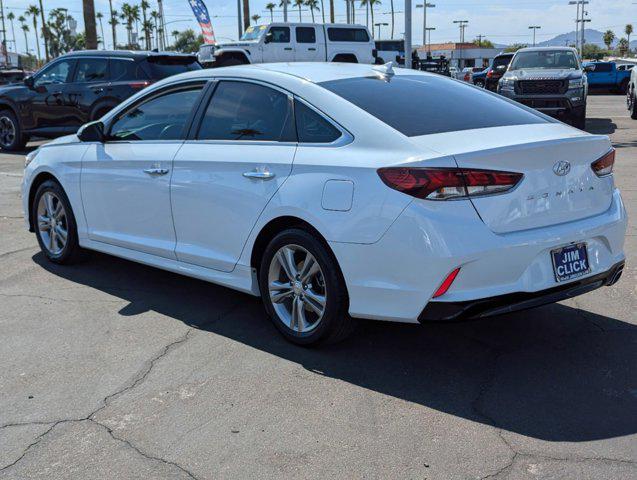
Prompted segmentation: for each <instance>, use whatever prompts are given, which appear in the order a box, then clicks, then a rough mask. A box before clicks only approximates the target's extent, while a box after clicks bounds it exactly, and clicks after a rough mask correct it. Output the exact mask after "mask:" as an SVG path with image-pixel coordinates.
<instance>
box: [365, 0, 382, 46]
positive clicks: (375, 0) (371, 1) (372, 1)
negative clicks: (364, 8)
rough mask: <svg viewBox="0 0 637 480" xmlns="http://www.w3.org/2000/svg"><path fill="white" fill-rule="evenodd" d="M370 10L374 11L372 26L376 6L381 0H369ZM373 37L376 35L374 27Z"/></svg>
mask: <svg viewBox="0 0 637 480" xmlns="http://www.w3.org/2000/svg"><path fill="white" fill-rule="evenodd" d="M367 3H368V4H369V10H370V11H371V12H372V27H373V26H374V7H375V6H376V5H380V3H381V2H380V0H367ZM372 37H374V29H373V28H372Z"/></svg>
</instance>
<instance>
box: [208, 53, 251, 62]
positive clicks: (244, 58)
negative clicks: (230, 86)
mask: <svg viewBox="0 0 637 480" xmlns="http://www.w3.org/2000/svg"><path fill="white" fill-rule="evenodd" d="M232 58H234V59H236V60H239V61H241V62H243V63H244V64H246V65H248V64H250V63H251V62H250V59H249V58H248V56H247V55H246V54H245V52H244V51H243V50H222V51H221V52H220V53H219V55H215V64H221V63H222V62H223V61H224V60H229V59H232Z"/></svg>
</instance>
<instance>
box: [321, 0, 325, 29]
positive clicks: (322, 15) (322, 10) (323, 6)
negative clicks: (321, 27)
mask: <svg viewBox="0 0 637 480" xmlns="http://www.w3.org/2000/svg"><path fill="white" fill-rule="evenodd" d="M321 18H323V23H325V5H324V4H323V0H321Z"/></svg>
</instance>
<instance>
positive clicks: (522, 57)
mask: <svg viewBox="0 0 637 480" xmlns="http://www.w3.org/2000/svg"><path fill="white" fill-rule="evenodd" d="M522 68H525V69H539V70H546V69H553V68H560V69H561V68H567V69H577V68H579V63H578V61H577V57H576V56H575V53H574V52H572V51H571V50H536V51H530V52H518V53H516V54H515V56H514V57H513V60H512V61H511V67H510V68H509V70H520V69H522Z"/></svg>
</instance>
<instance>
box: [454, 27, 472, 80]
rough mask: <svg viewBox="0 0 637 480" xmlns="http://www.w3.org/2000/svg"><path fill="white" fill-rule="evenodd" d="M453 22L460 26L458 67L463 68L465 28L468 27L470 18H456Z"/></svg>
mask: <svg viewBox="0 0 637 480" xmlns="http://www.w3.org/2000/svg"><path fill="white" fill-rule="evenodd" d="M453 23H456V24H457V25H458V27H459V28H460V58H459V59H458V69H461V68H463V60H464V55H463V51H462V50H463V47H464V45H463V44H464V29H465V28H467V24H468V23H469V20H454V21H453Z"/></svg>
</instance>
